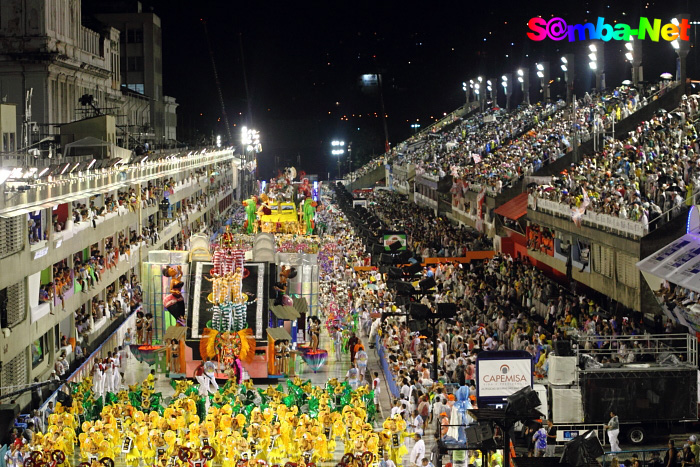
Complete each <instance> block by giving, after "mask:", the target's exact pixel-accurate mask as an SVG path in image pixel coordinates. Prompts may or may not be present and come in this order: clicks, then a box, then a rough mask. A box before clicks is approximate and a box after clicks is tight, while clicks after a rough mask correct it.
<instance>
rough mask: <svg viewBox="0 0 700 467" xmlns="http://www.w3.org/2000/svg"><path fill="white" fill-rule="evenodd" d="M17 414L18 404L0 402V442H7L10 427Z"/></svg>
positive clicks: (8, 440)
mask: <svg viewBox="0 0 700 467" xmlns="http://www.w3.org/2000/svg"><path fill="white" fill-rule="evenodd" d="M17 415H19V405H18V404H0V444H3V445H4V444H9V442H10V439H9V438H10V436H9V435H10V429H11V428H12V424H13V423H14V422H15V418H16V417H17Z"/></svg>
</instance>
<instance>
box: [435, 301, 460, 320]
mask: <svg viewBox="0 0 700 467" xmlns="http://www.w3.org/2000/svg"><path fill="white" fill-rule="evenodd" d="M437 314H438V316H439V317H440V318H444V319H450V318H454V317H455V316H457V304H456V303H438V304H437Z"/></svg>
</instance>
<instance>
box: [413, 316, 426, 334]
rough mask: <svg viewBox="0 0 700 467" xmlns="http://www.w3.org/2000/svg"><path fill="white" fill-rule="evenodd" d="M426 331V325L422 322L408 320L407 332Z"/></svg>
mask: <svg viewBox="0 0 700 467" xmlns="http://www.w3.org/2000/svg"><path fill="white" fill-rule="evenodd" d="M426 329H428V323H426V322H425V321H422V320H415V319H410V320H408V330H409V331H410V332H423V331H425V330H426Z"/></svg>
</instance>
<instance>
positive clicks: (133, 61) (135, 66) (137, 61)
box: [126, 57, 143, 71]
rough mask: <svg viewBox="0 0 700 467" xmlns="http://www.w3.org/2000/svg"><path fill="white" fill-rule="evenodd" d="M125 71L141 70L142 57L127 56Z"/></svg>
mask: <svg viewBox="0 0 700 467" xmlns="http://www.w3.org/2000/svg"><path fill="white" fill-rule="evenodd" d="M126 71H143V57H128V59H127V62H126Z"/></svg>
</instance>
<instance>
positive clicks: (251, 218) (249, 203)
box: [244, 198, 257, 234]
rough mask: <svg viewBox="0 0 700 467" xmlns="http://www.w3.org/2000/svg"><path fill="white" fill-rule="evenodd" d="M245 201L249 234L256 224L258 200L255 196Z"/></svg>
mask: <svg viewBox="0 0 700 467" xmlns="http://www.w3.org/2000/svg"><path fill="white" fill-rule="evenodd" d="M244 202H245V213H246V217H247V218H248V229H247V232H248V233H249V234H252V233H253V226H254V225H255V211H256V209H255V208H256V204H257V203H256V202H255V200H254V199H253V198H250V199H247V200H245V201H244Z"/></svg>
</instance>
